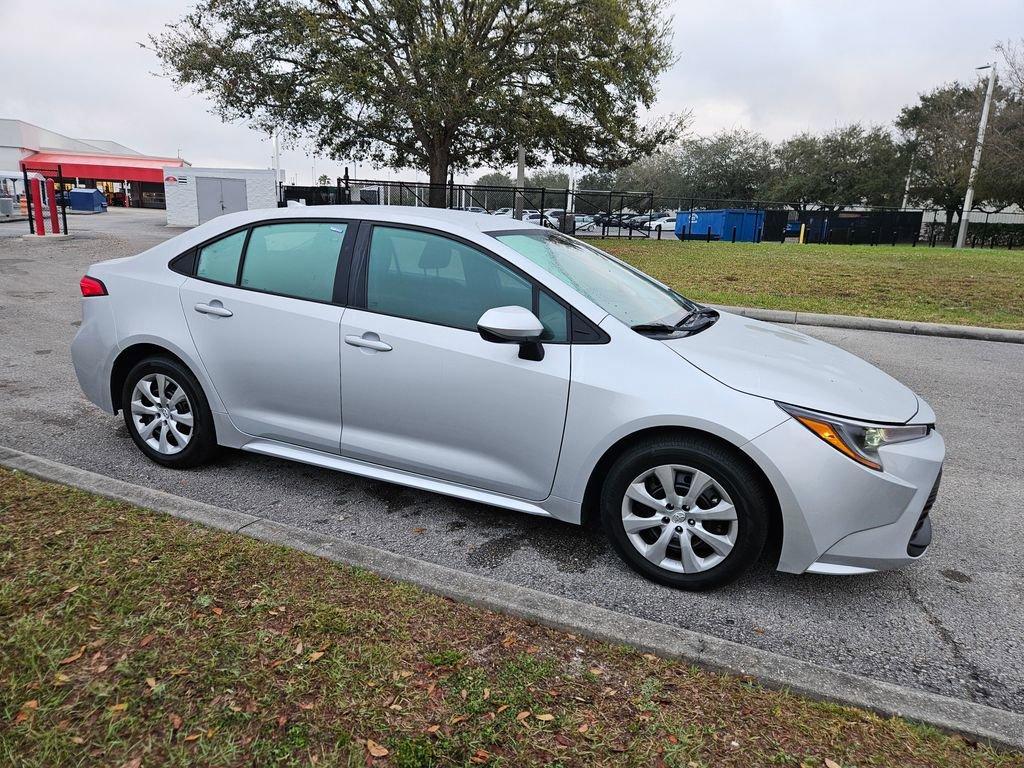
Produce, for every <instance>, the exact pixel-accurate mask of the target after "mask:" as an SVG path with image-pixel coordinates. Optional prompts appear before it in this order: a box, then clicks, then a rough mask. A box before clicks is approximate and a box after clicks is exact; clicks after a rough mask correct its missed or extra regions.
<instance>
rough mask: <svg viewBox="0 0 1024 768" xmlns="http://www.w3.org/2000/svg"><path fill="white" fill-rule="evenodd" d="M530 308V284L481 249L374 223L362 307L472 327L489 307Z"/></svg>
mask: <svg viewBox="0 0 1024 768" xmlns="http://www.w3.org/2000/svg"><path fill="white" fill-rule="evenodd" d="M511 305H516V306H520V307H525V308H526V309H532V308H533V286H532V285H531V284H530V282H529V281H527V280H525V279H524V278H522V277H520V276H519V275H517V274H516V273H515V272H513V271H512V270H510V269H508V268H507V267H505V266H503V265H501V264H499V263H498V262H497V261H495V260H494V259H492V258H490V257H489V256H486V255H484V254H483V253H481V252H480V251H477V250H476V249H474V248H470V247H469V246H466V245H462V244H461V243H458V242H455V241H454V240H449V239H448V238H446V237H442V236H440V235H432V234H429V233H426V232H416V231H413V230H408V229H395V228H390V227H374V229H373V237H372V239H371V241H370V258H369V263H368V265H367V277H366V307H367V309H369V310H371V311H374V312H383V313H386V314H389V315H398V316H399V317H408V318H411V319H413V320H422V321H424V322H428V323H437V324H439V325H448V326H452V327H455V328H465V329H467V330H476V323H477V321H478V320H479V319H480V316H481V315H482V314H483V313H484V312H486V311H487V310H488V309H492V308H494V307H505V306H511Z"/></svg>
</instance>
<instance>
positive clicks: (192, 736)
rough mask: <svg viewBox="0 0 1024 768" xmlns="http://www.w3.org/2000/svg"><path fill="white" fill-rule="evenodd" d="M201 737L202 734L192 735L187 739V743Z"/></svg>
mask: <svg viewBox="0 0 1024 768" xmlns="http://www.w3.org/2000/svg"><path fill="white" fill-rule="evenodd" d="M200 736H202V734H201V733H190V734H189V735H188V736H186V737H185V741H195V740H197V739H198V738H199V737H200Z"/></svg>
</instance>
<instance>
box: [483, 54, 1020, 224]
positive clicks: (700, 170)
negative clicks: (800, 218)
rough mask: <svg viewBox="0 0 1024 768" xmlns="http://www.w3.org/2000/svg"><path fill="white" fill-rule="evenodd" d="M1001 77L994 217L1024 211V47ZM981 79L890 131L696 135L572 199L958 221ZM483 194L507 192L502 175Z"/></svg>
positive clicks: (989, 184)
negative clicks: (863, 209)
mask: <svg viewBox="0 0 1024 768" xmlns="http://www.w3.org/2000/svg"><path fill="white" fill-rule="evenodd" d="M999 51H1000V53H1001V61H1000V77H999V79H998V80H997V83H996V87H995V91H994V94H993V100H992V107H991V112H990V116H989V124H988V131H987V133H986V140H985V147H984V152H983V154H982V163H981V167H980V170H979V174H978V182H977V185H976V191H975V205H976V206H977V207H980V208H982V209H984V210H988V211H993V212H995V211H1001V210H1006V209H1007V208H1013V207H1014V206H1017V207H1020V208H1022V209H1024V41H1022V42H1021V43H1016V44H1015V43H1007V44H1003V45H1001V46H999ZM985 87H986V79H979V80H978V81H977V82H975V83H970V84H965V83H959V82H954V83H948V84H945V85H942V86H940V87H938V88H935V89H933V90H931V91H929V92H927V93H924V94H922V95H921V96H920V97H919V98H918V100H917V102H916V103H914V104H911V105H908V106H906V107H904V108H903V109H902V110H901V111H900V113H899V114H898V115H897V117H896V119H895V120H894V121H893V123H892V124H891V125H881V126H866V125H863V124H861V123H853V124H851V125H846V126H840V127H836V128H833V129H831V130H828V131H825V132H823V133H810V132H803V133H799V134H797V135H795V136H792V137H791V138H789V139H786V140H784V141H781V142H771V141H769V140H768V139H766V138H765V137H764V136H762V135H760V134H759V133H757V132H755V131H750V130H746V129H742V128H740V129H734V130H725V131H720V132H718V133H715V134H713V135H710V136H689V137H685V138H683V139H681V140H679V141H676V142H674V143H672V144H671V145H669V146H667V147H664V148H662V149H661V150H660V151H658V152H656V153H652V154H649V155H645V156H643V157H642V158H641V159H640V160H637V161H636V162H634V163H632V164H629V165H626V166H624V167H620V168H618V169H606V170H596V171H590V172H587V173H584V174H582V175H581V176H580V177H579V178H578V179H576V180H575V186H576V188H577V189H595V190H597V189H601V190H604V189H615V190H635V191H644V192H648V191H653V192H654V194H655V195H656V196H657V197H667V198H672V197H675V198H677V199H681V200H686V199H688V198H691V197H693V198H703V199H705V200H707V199H710V200H722V201H727V200H735V201H741V200H742V201H747V200H759V201H766V202H767V201H773V202H784V203H787V204H789V205H791V206H792V207H793V208H796V209H797V210H803V209H806V208H842V207H848V206H851V205H872V206H891V207H900V206H902V205H903V203H904V200H905V201H906V203H907V205H909V206H928V207H935V208H938V209H939V210H942V211H944V212H945V215H946V220H947V224H949V223H951V222H953V221H954V220H958V219H959V217H960V215H961V213H962V208H963V200H964V193H965V192H966V188H967V179H968V174H969V171H970V166H971V160H972V156H973V153H974V147H975V141H976V138H977V131H978V120H979V117H980V113H981V107H982V102H983V99H984V96H985ZM477 183H478V184H509V185H510V184H512V183H513V180H512V178H511V177H510V176H508V175H507V174H504V173H489V174H485V175H483V176H481V177H480V178H479V179H478V181H477ZM569 183H570V178H569V174H568V173H567V172H565V171H563V170H559V169H546V170H542V171H540V172H537V173H533V174H530V175H529V176H528V177H527V186H534V187H542V186H543V187H550V188H566V187H568V186H569Z"/></svg>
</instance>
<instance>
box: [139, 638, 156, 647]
mask: <svg viewBox="0 0 1024 768" xmlns="http://www.w3.org/2000/svg"><path fill="white" fill-rule="evenodd" d="M154 640H156V635H146V636H145V637H144V638H142V639H141V640H139V648H145V647H146V646H147V645H149V644H150V643H152V642H153V641H154Z"/></svg>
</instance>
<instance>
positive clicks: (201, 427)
mask: <svg viewBox="0 0 1024 768" xmlns="http://www.w3.org/2000/svg"><path fill="white" fill-rule="evenodd" d="M153 374H163V375H165V376H168V377H170V379H171V380H172V382H173V383H174V384H175V385H177V386H180V387H181V389H182V390H183V391H184V393H185V396H186V397H187V398H188V405H187V406H178V407H180V408H183V409H184V408H186V407H187V412H190V413H191V414H192V420H193V424H192V425H191V429H190V431H189V440H188V442H187V443H186V444H185V446H184V448H181V449H180V450H178V451H177V452H176V453H173V454H164V453H161V452H160V451H159V450H157V449H155V448H153V447H152V446H150V445H149V444H148V443H147V442H146V441H145V440H144V439H143V438H142V436H141V435H140V434H139V428H138V427H137V426H136V424H135V420H134V418H133V416H132V393H133V392H134V390H135V385H136V384H137V383H138V382H139V381H140V380H141V379H143V378H144V377H146V376H149V375H153ZM172 392H173V390H172ZM121 414H122V416H124V423H125V425H126V426H127V427H128V434H130V435H131V437H132V440H133V441H134V442H135V445H137V446H138V447H139V450H140V451H142V452H143V453H144V454H145V455H146V456H147V457H148V458H149V459H150V460H152V461H154V462H156V463H157V464H160V465H162V466H165V467H171V468H172V469H186V468H188V467H197V466H199V465H201V464H205V463H206V462H207V461H209V460H210V459H211V458H213V456H214V455H215V454H216V452H217V435H216V430H215V428H214V425H213V415H212V414H211V413H210V405H209V403H208V402H207V400H206V395H205V394H204V393H203V388H202V387H201V386H199V382H198V381H196V378H195V376H193V375H192V372H191V371H190V370H188V368H186V367H185V366H184V365H182V364H181V363H180V362H178V361H177V360H174V359H172V358H169V357H159V356H156V357H147V358H146V359H144V360H142V361H140V362H139V363H137V364H136V365H135V367H134V368H132V369H131V370H130V371H129V372H128V375H127V376H126V377H125V380H124V385H123V386H122V387H121ZM147 418H148V417H147ZM169 440H170V441H172V442H173V441H174V438H173V436H171V437H169Z"/></svg>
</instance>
